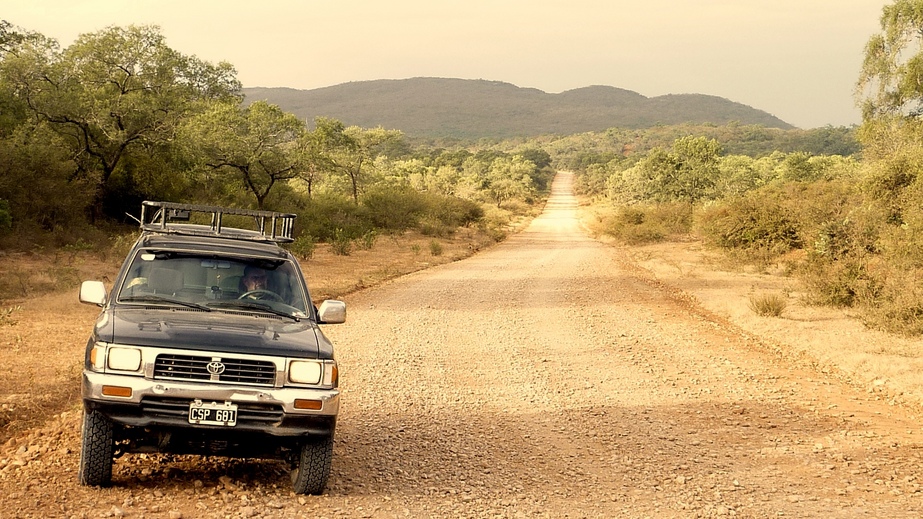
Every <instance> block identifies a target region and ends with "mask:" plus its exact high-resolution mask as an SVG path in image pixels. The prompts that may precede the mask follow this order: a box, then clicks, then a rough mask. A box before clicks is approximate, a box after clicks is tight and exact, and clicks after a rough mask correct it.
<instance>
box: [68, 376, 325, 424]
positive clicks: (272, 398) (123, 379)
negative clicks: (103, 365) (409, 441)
mask: <svg viewBox="0 0 923 519" xmlns="http://www.w3.org/2000/svg"><path fill="white" fill-rule="evenodd" d="M103 386H116V387H121V388H130V389H131V396H129V397H120V396H108V395H104V394H103ZM145 397H154V398H178V399H189V400H190V401H191V400H196V399H198V400H202V401H203V402H233V403H254V404H263V405H278V406H281V407H282V410H283V412H284V413H285V414H286V415H293V416H327V417H336V415H337V413H339V411H340V391H339V390H338V389H311V388H289V387H286V388H259V387H253V388H245V387H240V386H226V385H223V384H206V383H201V382H199V383H188V382H178V381H172V380H151V379H147V378H143V377H134V376H123V375H112V374H106V373H96V372H92V371H84V372H83V399H84V400H91V401H94V402H100V403H108V404H121V405H132V404H135V405H140V404H141V400H142V399H144V398H145ZM295 400H315V401H320V402H322V406H321V409H319V410H309V409H296V408H295Z"/></svg>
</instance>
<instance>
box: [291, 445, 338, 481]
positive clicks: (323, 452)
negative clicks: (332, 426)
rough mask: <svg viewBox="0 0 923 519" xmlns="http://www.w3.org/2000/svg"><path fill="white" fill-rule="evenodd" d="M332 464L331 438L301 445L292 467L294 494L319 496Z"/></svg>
mask: <svg viewBox="0 0 923 519" xmlns="http://www.w3.org/2000/svg"><path fill="white" fill-rule="evenodd" d="M332 462H333V436H324V437H322V438H311V439H309V440H306V441H305V442H304V443H303V444H302V445H301V452H300V453H299V455H298V458H297V460H296V462H295V466H294V467H292V487H294V491H295V493H296V494H313V495H317V494H321V493H323V491H324V487H326V486H327V478H329V477H330V465H331V464H332Z"/></svg>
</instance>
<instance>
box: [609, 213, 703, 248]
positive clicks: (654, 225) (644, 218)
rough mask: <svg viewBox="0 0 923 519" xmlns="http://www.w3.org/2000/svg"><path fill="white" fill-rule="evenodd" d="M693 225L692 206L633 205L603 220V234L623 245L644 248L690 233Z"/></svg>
mask: <svg viewBox="0 0 923 519" xmlns="http://www.w3.org/2000/svg"><path fill="white" fill-rule="evenodd" d="M691 222H692V205H691V204H686V203H664V204H655V205H631V206H623V207H621V208H619V209H618V210H617V211H616V212H615V213H614V214H612V215H610V216H609V217H604V222H603V226H604V230H603V232H605V233H606V234H608V235H610V236H613V237H615V238H616V239H618V240H619V241H621V242H623V243H627V244H630V245H641V244H645V243H655V242H659V241H663V240H664V239H665V238H667V237H669V236H671V235H681V234H687V233H688V232H689V230H690V228H691Z"/></svg>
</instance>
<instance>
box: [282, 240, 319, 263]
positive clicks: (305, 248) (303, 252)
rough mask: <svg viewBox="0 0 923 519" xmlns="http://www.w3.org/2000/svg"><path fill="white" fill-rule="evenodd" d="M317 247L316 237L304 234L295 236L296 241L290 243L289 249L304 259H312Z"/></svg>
mask: <svg viewBox="0 0 923 519" xmlns="http://www.w3.org/2000/svg"><path fill="white" fill-rule="evenodd" d="M316 247H317V244H316V243H315V242H314V237H313V236H311V235H310V234H302V235H301V236H299V237H297V238H295V241H293V242H292V243H290V244H288V250H289V251H291V253H292V254H294V255H295V256H297V257H298V258H300V259H303V260H308V259H311V258H312V257H313V256H314V249H315V248H316Z"/></svg>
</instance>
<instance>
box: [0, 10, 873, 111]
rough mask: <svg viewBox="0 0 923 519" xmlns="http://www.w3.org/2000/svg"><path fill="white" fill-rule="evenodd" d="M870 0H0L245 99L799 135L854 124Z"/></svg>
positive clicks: (25, 19)
mask: <svg viewBox="0 0 923 519" xmlns="http://www.w3.org/2000/svg"><path fill="white" fill-rule="evenodd" d="M890 3H891V1H886V0H565V1H551V0H390V1H383V0H262V1H239V0H220V1H218V0H182V1H178V0H47V1H46V0H0V19H4V20H7V21H9V22H10V23H12V24H14V25H17V26H20V27H22V28H25V29H28V30H32V31H37V32H40V33H42V34H44V35H45V36H49V37H52V38H55V39H57V40H58V41H59V42H60V43H61V45H62V46H67V45H69V44H70V43H71V42H73V40H74V38H75V37H76V36H77V35H78V34H82V33H87V32H95V31H98V30H100V29H103V28H105V27H106V26H109V25H119V26H126V25H131V24H135V25H141V24H152V25H158V26H160V27H161V30H162V33H163V34H164V35H165V36H166V39H167V44H168V45H169V46H170V47H172V48H174V49H176V50H178V51H180V52H182V53H184V54H192V55H196V56H198V57H199V58H202V59H205V60H208V61H211V62H217V61H228V62H230V63H232V64H233V65H234V66H235V68H236V69H237V73H238V78H239V79H240V81H241V82H242V83H243V85H244V86H245V87H254V86H267V87H272V86H284V87H292V88H299V89H311V88H319V87H325V86H331V85H336V84H339V83H345V82H349V81H363V80H372V79H402V78H410V77H423V76H427V77H451V78H463V79H489V80H496V81H505V82H508V83H513V84H515V85H518V86H522V87H532V88H538V89H540V90H543V91H545V92H549V93H557V92H561V91H564V90H570V89H573V88H580V87H584V86H589V85H610V86H615V87H619V88H625V89H628V90H634V91H635V92H638V93H640V94H642V95H645V96H648V97H653V96H657V95H662V94H685V93H698V94H710V95H717V96H721V97H726V98H728V99H730V100H732V101H737V102H739V103H743V104H746V105H750V106H752V107H754V108H758V109H760V110H765V111H767V112H769V113H771V114H773V115H775V116H777V117H779V118H781V119H783V120H785V121H787V122H789V123H791V124H794V125H796V126H799V127H801V128H814V127H819V126H825V125H828V124H831V125H834V126H839V125H849V124H853V123H858V122H859V121H860V116H859V111H858V109H857V108H856V107H855V102H854V99H853V90H854V86H855V83H856V79H857V78H858V75H859V67H860V66H861V63H862V54H863V48H864V46H865V43H866V42H867V41H868V39H869V37H870V36H872V35H873V34H875V33H877V32H878V31H879V30H880V27H879V17H880V15H881V9H882V7H883V6H884V5H887V4H890Z"/></svg>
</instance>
